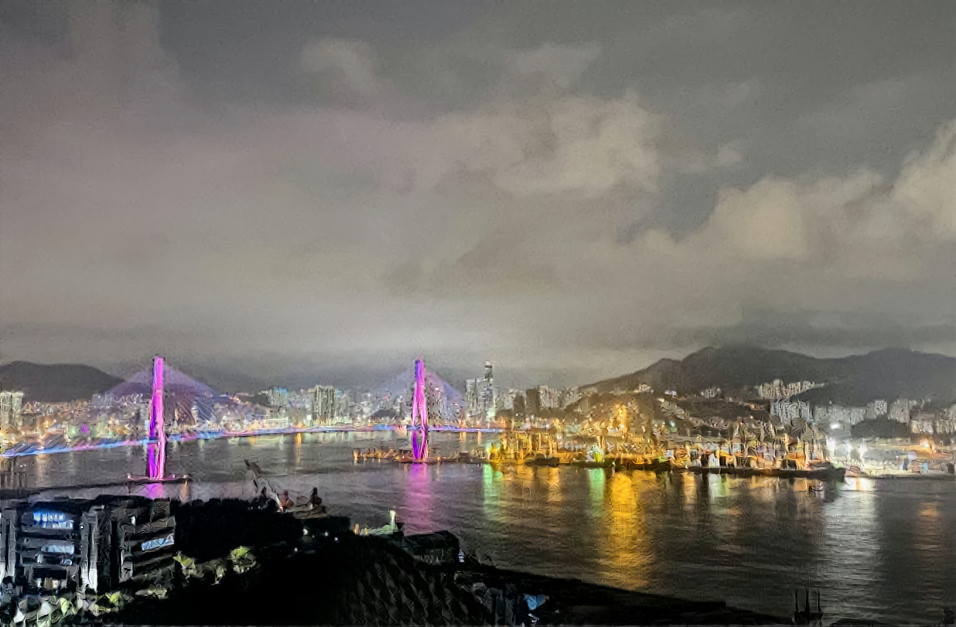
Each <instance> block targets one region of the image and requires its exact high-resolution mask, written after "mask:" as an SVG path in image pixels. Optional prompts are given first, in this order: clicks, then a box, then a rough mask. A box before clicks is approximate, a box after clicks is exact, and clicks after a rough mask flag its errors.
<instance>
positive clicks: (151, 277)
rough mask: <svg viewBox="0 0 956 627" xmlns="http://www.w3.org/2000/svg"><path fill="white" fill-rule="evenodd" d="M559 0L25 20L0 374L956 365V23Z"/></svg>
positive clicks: (905, 14) (0, 111)
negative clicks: (751, 363)
mask: <svg viewBox="0 0 956 627" xmlns="http://www.w3.org/2000/svg"><path fill="white" fill-rule="evenodd" d="M549 6H550V7H551V8H550V10H549V12H548V13H547V14H544V15H542V14H541V13H540V12H539V11H533V10H532V9H531V8H529V7H520V6H505V5H472V4H465V3H461V4H457V3H454V4H452V3H449V4H442V5H436V4H434V3H427V2H409V3H403V4H402V8H401V9H400V10H395V9H394V8H393V7H392V8H389V7H388V5H385V4H376V3H350V4H349V5H346V6H340V5H339V4H337V3H329V4H320V3H308V4H306V3H302V4H289V5H286V6H284V7H283V9H282V10H281V11H278V10H274V7H270V8H269V9H266V8H264V7H263V6H262V5H259V4H257V3H241V2H240V3H235V2H230V3H215V2H213V3H206V4H204V5H201V6H187V5H182V6H179V5H174V4H152V3H146V2H144V3H135V4H128V5H122V6H121V5H119V4H109V3H100V4H95V5H94V4H75V3H74V4H67V3H60V4H57V3H44V4H43V5H42V6H41V5H36V4H32V3H16V2H10V3H4V5H3V7H2V8H0V12H2V13H0V18H2V19H0V35H2V36H0V54H2V55H3V58H4V59H5V61H7V62H5V63H4V66H3V67H2V68H0V79H2V81H3V84H4V85H5V89H4V90H3V92H2V94H0V159H2V161H3V163H4V164H5V167H4V168H3V171H2V172H0V207H2V217H0V220H2V224H0V268H2V269H3V273H2V276H3V279H4V283H5V289H4V290H3V291H2V292H0V310H2V314H3V315H2V319H0V362H4V363H5V362H9V361H13V360H28V361H35V362H44V363H51V362H52V363H63V362H67V363H70V362H72V363H84V364H90V365H93V366H96V367H100V368H102V369H104V370H107V371H109V372H117V373H122V372H123V371H124V370H128V369H130V366H132V365H133V364H136V363H140V362H141V360H142V359H143V358H144V356H150V355H152V354H153V353H156V352H161V353H163V354H165V355H168V356H170V357H171V358H173V359H174V360H175V363H188V364H190V365H191V366H198V367H202V368H204V369H205V370H206V371H215V372H222V373H226V374H228V375H229V376H232V377H234V378H237V379H239V378H241V377H243V376H248V377H252V376H255V377H264V378H266V379H271V380H274V381H276V382H281V381H283V380H287V379H288V378H289V377H292V376H296V374H297V373H302V372H308V373H314V374H315V376H321V377H322V378H323V380H329V381H342V382H346V381H350V380H369V379H371V380H375V378H376V376H377V374H381V375H386V374H388V373H391V372H394V371H395V370H396V369H397V368H398V367H401V366H402V365H404V364H405V363H406V362H407V360H408V359H412V358H414V357H417V356H420V355H424V356H425V357H426V359H429V360H430V362H431V360H433V359H434V360H435V362H436V365H437V367H438V369H439V370H441V371H443V372H446V371H447V372H453V373H455V375H456V376H455V377H453V378H454V379H455V382H456V384H459V383H460V381H458V379H459V378H466V377H467V376H472V377H476V376H478V374H479V373H480V369H481V364H483V363H484V362H485V361H486V360H490V361H492V362H493V363H494V364H495V367H496V369H500V372H501V373H502V374H503V375H507V374H508V372H509V371H511V372H521V373H524V374H523V375H522V376H525V377H526V378H527V379H528V381H527V383H531V382H532V381H534V382H541V383H551V384H554V385H558V386H568V385H576V384H583V383H587V382H590V381H595V380H599V379H602V378H605V377H610V376H615V375H620V374H624V373H627V372H632V371H634V370H637V369H639V368H642V367H644V366H647V365H649V364H650V363H652V362H654V361H656V360H657V359H658V358H661V357H679V356H683V355H686V354H688V353H690V352H693V350H695V349H697V348H700V347H702V346H707V345H712V344H726V343H735V342H741V341H748V342H752V343H757V344H761V345H765V346H774V347H781V348H787V349H791V350H799V351H803V352H807V353H810V354H815V355H820V356H830V355H842V354H850V353H861V352H866V351H867V350H870V349H878V348H881V347H884V346H905V347H912V348H915V349H920V350H926V351H929V352H936V353H943V354H948V355H954V354H956V324H954V321H956V304H954V302H953V298H952V294H953V293H956V282H954V281H956V279H954V277H953V276H952V273H951V272H950V271H949V268H951V267H952V266H953V263H954V258H953V249H954V248H953V242H954V240H956V218H954V216H956V204H954V203H956V200H954V199H956V187H954V185H956V142H954V141H953V138H954V134H956V121H954V120H956V110H954V109H953V107H952V102H954V101H956V62H954V59H956V44H954V40H956V38H954V37H952V24H953V23H954V21H956V13H954V12H956V7H953V5H952V4H950V3H944V2H938V3H934V2H927V3H920V4H918V5H913V4H911V3H885V4H882V5H881V7H880V9H881V10H880V11H879V12H872V11H870V12H868V11H861V10H860V5H856V4H852V3H846V4H840V5H833V4H832V3H818V4H814V3H805V4H802V5H786V4H754V3H747V2H739V3H738V2H727V3H722V4H720V5H718V6H714V5H711V4H709V3H682V4H679V5H667V6H654V5H634V4H633V3H621V4H617V5H615V4H607V5H602V10H600V11H597V10H590V9H587V10H585V9H584V8H582V7H581V6H580V5H578V4H574V3H555V4H553V5H549ZM821 16H823V17H826V18H827V19H821ZM917 43H918V44H919V45H916V44H917ZM240 361H241V362H243V365H242V366H239V365H238V364H239V362H240ZM469 372H471V373H474V374H471V375H467V373H469ZM370 373H372V374H370ZM459 374H463V375H466V377H459V376H458V375H459ZM524 384H526V382H525V381H521V382H520V383H519V385H524Z"/></svg>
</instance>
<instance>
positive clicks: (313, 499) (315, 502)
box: [309, 488, 325, 514]
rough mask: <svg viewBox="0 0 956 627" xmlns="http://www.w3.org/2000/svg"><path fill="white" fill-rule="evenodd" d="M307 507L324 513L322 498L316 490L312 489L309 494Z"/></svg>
mask: <svg viewBox="0 0 956 627" xmlns="http://www.w3.org/2000/svg"><path fill="white" fill-rule="evenodd" d="M309 505H311V506H312V509H314V510H317V511H318V512H321V513H323V514H324V513H325V507H324V506H323V505H322V497H320V496H319V489H318V488H312V492H311V493H309Z"/></svg>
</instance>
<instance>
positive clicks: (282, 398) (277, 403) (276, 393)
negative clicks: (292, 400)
mask: <svg viewBox="0 0 956 627" xmlns="http://www.w3.org/2000/svg"><path fill="white" fill-rule="evenodd" d="M266 396H268V397H269V405H271V406H272V407H288V406H289V390H287V389H286V388H280V387H272V388H269V390H268V391H267V392H266Z"/></svg>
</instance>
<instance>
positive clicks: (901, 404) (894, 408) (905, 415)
mask: <svg viewBox="0 0 956 627" xmlns="http://www.w3.org/2000/svg"><path fill="white" fill-rule="evenodd" d="M918 405H919V403H917V402H916V401H911V400H909V399H908V398H898V399H896V400H895V401H893V402H892V403H890V407H889V410H888V417H889V419H890V420H893V421H895V422H902V423H907V422H909V421H910V414H911V413H912V412H913V409H914V408H915V407H917V406H918Z"/></svg>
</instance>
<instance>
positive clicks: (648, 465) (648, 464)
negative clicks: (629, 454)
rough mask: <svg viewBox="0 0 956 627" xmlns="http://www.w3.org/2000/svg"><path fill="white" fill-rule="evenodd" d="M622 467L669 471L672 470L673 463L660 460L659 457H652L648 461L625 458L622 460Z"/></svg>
mask: <svg viewBox="0 0 956 627" xmlns="http://www.w3.org/2000/svg"><path fill="white" fill-rule="evenodd" d="M624 468H625V469H626V470H650V471H652V472H669V471H671V470H673V465H672V464H671V462H670V461H661V460H659V459H653V460H650V461H646V460H635V459H627V460H625V461H624Z"/></svg>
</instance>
